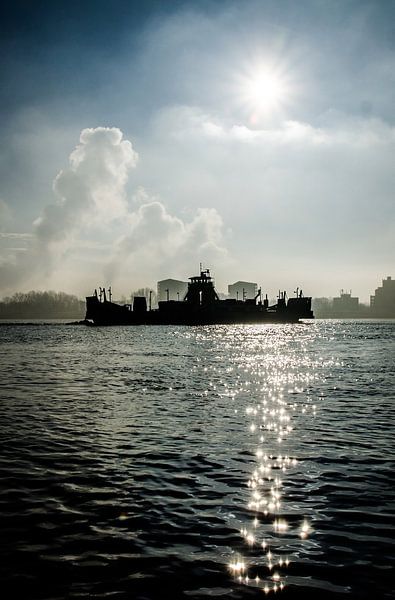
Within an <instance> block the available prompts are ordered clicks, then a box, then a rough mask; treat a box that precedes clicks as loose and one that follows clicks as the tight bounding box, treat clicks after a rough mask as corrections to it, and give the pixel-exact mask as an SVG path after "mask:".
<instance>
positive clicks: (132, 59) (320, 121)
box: [0, 0, 395, 300]
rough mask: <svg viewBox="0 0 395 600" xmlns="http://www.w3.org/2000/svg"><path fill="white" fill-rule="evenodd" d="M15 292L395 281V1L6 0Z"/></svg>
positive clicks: (7, 162)
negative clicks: (169, 283) (208, 281)
mask: <svg viewBox="0 0 395 600" xmlns="http://www.w3.org/2000/svg"><path fill="white" fill-rule="evenodd" d="M0 23H1V25H0V27H1V28H2V33H1V48H0V50H1V57H2V60H1V67H0V70H1V81H0V103H1V115H2V120H1V123H0V129H1V140H2V143H1V148H0V296H4V295H6V294H10V293H12V292H14V291H16V290H21V291H27V290H29V289H56V290H64V291H67V292H71V293H76V294H77V295H80V296H84V295H86V294H89V293H91V291H92V289H93V288H94V287H96V286H98V285H106V286H107V285H109V284H112V286H113V288H114V289H115V296H118V295H119V296H120V295H121V294H127V293H129V292H130V291H131V290H132V289H135V288H137V287H140V286H141V285H155V284H156V281H157V280H158V279H163V278H167V277H173V278H180V279H186V278H187V277H188V276H190V275H193V274H196V272H197V271H198V268H199V263H200V262H202V263H203V265H204V266H205V267H210V268H211V270H212V272H213V274H214V275H215V277H216V281H217V287H218V288H219V290H220V291H222V290H225V289H226V285H227V284H228V283H232V282H234V281H236V280H239V279H243V280H250V281H256V282H257V283H258V284H261V285H262V287H263V289H264V290H265V291H267V292H269V294H270V295H274V293H275V292H276V291H277V290H278V289H279V288H281V289H287V290H288V291H289V292H292V291H293V290H294V289H295V288H296V286H301V287H302V288H303V290H304V292H305V293H306V294H309V295H313V296H333V295H337V294H338V292H339V289H340V288H346V289H352V292H353V294H355V295H359V296H360V298H361V299H362V300H367V299H368V297H369V294H370V293H373V292H374V289H375V287H377V286H378V285H379V284H380V283H381V279H382V278H383V277H385V276H387V275H392V276H393V277H395V260H394V259H395V243H394V240H395V219H394V212H395V210H394V205H395V203H394V190H395V168H394V166H395V128H394V126H395V97H394V89H395V85H394V84H395V82H394V79H395V53H394V49H395V2H394V1H392V0H388V1H386V0H380V1H377V0H371V1H363V0H360V1H357V0H338V1H337V0H298V1H295V0H289V1H286V0H259V1H256V2H255V1H253V0H239V1H225V0H224V1H221V0H212V1H209V0H206V1H198V0H195V1H193V2H192V1H190V2H188V1H184V2H183V1H181V0H180V1H175V0H172V1H171V2H170V1H168V2H167V1H166V2H165V1H162V2H160V1H148V0H144V2H142V1H136V2H134V1H133V0H112V1H111V2H110V1H104V0H92V1H90V0H85V1H84V2H81V0H79V1H78V2H75V1H71V0H67V1H66V0H64V1H56V0H47V1H45V0H42V1H39V0H35V1H34V2H30V1H27V0H26V1H25V2H22V1H18V0H14V1H13V2H3V3H2V9H1V14H0Z"/></svg>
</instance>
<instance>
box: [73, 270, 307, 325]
mask: <svg viewBox="0 0 395 600" xmlns="http://www.w3.org/2000/svg"><path fill="white" fill-rule="evenodd" d="M99 290H100V291H99V294H98V293H97V290H95V292H94V294H93V295H92V296H88V297H87V298H86V316H85V322H86V323H87V324H90V325H222V324H238V323H245V324H255V323H298V322H299V321H300V320H301V319H313V318H314V315H313V311H312V309H311V297H305V296H304V295H303V293H302V291H299V288H298V289H297V290H296V293H295V294H296V295H295V297H292V298H287V294H286V292H279V295H278V298H277V302H276V303H275V304H274V305H272V306H269V301H268V298H267V294H266V297H265V298H264V299H263V300H262V293H261V289H259V290H258V293H257V295H256V296H255V298H250V299H249V298H243V300H238V299H233V298H228V299H225V300H221V299H220V298H219V296H218V294H217V292H216V290H215V287H214V281H213V278H212V277H211V275H210V271H209V269H206V270H203V271H201V272H200V275H197V276H194V277H190V278H189V283H188V289H187V292H186V294H185V296H184V298H183V299H182V300H169V299H168V300H164V301H160V302H159V303H158V308H154V309H153V308H151V306H149V307H147V299H146V298H145V296H135V297H134V298H133V303H132V304H124V305H121V304H117V303H115V302H112V299H111V290H109V299H107V295H106V290H105V289H102V288H99Z"/></svg>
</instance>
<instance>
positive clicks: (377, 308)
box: [370, 277, 395, 318]
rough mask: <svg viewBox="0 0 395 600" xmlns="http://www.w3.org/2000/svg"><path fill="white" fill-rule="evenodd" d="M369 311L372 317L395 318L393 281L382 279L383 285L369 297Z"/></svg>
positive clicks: (394, 281)
mask: <svg viewBox="0 0 395 600" xmlns="http://www.w3.org/2000/svg"><path fill="white" fill-rule="evenodd" d="M370 311H371V314H372V317H378V318H380V317H381V318H392V317H395V280H394V279H391V277H387V279H383V285H382V286H381V287H378V288H377V289H376V291H375V293H374V296H370Z"/></svg>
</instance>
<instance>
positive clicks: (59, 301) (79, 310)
mask: <svg viewBox="0 0 395 600" xmlns="http://www.w3.org/2000/svg"><path fill="white" fill-rule="evenodd" d="M84 316H85V301H83V300H80V299H79V298H77V296H73V295H71V294H66V293H65V292H53V291H46V292H37V291H30V292H26V293H23V292H16V293H15V294H14V295H13V296H8V297H6V298H3V300H2V301H1V302H0V319H83V318H84Z"/></svg>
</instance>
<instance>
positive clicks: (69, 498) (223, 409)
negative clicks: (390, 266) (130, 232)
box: [0, 321, 395, 600]
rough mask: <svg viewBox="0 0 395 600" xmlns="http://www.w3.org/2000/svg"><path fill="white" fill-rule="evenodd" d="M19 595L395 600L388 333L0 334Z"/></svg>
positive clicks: (322, 325)
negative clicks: (385, 599)
mask: <svg viewBox="0 0 395 600" xmlns="http://www.w3.org/2000/svg"><path fill="white" fill-rule="evenodd" d="M0 340H1V344H0V352H1V356H0V377H1V411H0V417H1V420H0V434H1V459H0V475H1V493H0V503H1V542H0V545H1V556H0V570H1V576H2V582H3V586H2V587H5V586H6V585H8V589H10V590H11V592H10V593H9V595H8V596H7V598H8V597H9V598H14V597H15V598H16V597H17V596H19V597H23V598H26V599H30V598H31V599H34V598H51V599H56V598H84V599H86V598H109V599H113V598H115V599H118V598H122V599H123V598H125V599H126V598H129V599H140V600H143V599H150V600H151V599H155V600H157V599H158V600H159V599H162V598H173V599H178V598H186V599H188V598H191V599H203V598H207V597H224V598H227V599H230V600H242V599H244V598H245V599H250V598H257V599H259V598H262V597H264V596H265V593H267V594H268V595H270V596H272V595H273V594H274V593H276V594H277V596H279V597H282V598H284V599H285V598H299V597H301V598H348V597H349V598H390V597H393V585H392V577H393V564H394V560H393V559H394V556H393V550H394V544H393V541H394V516H395V511H394V502H393V500H394V427H393V426H394V417H393V414H394V389H395V385H394V384H395V375H394V362H395V361H394V359H395V321H382V322H378V321H377V322H367V321H365V322H357V321H355V322H353V321H348V322H346V321H344V322H341V321H316V322H314V323H309V324H306V325H286V326H282V325H277V326H269V325H265V326H218V327H200V328H183V327H137V328H127V327H125V328H123V327H119V328H103V329H95V328H85V327H70V326H66V325H59V324H58V325H53V324H52V325H27V326H22V325H2V326H0Z"/></svg>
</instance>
